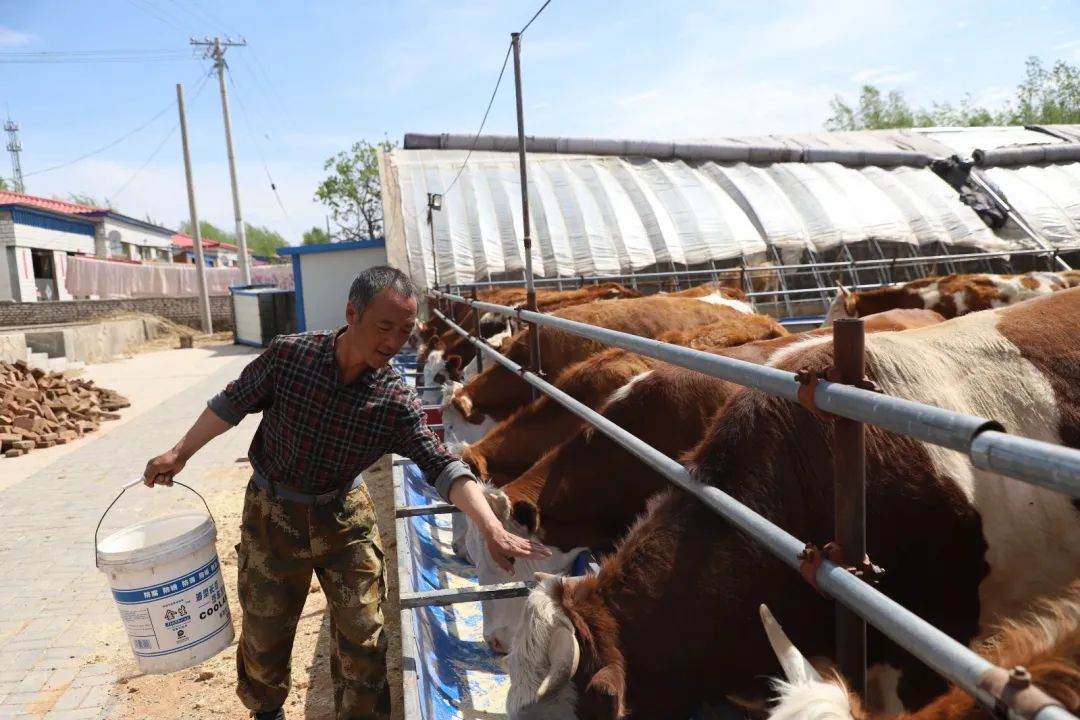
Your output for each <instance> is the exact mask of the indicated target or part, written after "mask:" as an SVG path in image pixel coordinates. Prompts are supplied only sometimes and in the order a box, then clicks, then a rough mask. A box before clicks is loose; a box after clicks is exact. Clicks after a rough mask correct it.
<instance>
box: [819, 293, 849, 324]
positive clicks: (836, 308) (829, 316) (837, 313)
mask: <svg viewBox="0 0 1080 720" xmlns="http://www.w3.org/2000/svg"><path fill="white" fill-rule="evenodd" d="M854 303H855V296H854V295H852V294H851V291H850V290H848V289H847V288H846V287H844V286H843V285H840V286H839V287H838V289H837V291H836V297H834V298H833V301H832V304H831V305H829V309H828V310H827V311H826V312H825V320H824V321H823V322H822V323H821V327H832V324H833V322H834V321H836V320H841V319H845V318H853V317H855V311H854Z"/></svg>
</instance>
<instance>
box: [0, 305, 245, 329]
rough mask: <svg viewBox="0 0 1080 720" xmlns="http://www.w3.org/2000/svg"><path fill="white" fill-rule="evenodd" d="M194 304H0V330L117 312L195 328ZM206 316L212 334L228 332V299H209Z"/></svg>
mask: <svg viewBox="0 0 1080 720" xmlns="http://www.w3.org/2000/svg"><path fill="white" fill-rule="evenodd" d="M198 303H199V299H198V298H194V297H190V298H187V297H185V298H132V299H129V300H69V301H65V302H30V303H0V327H20V326H24V325H49V324H53V323H66V322H79V321H84V320H92V319H94V318H99V317H104V316H108V315H114V314H116V313H121V312H145V313H152V314H154V315H161V316H162V317H165V318H168V319H169V320H172V321H173V322H177V323H181V324H183V325H190V326H191V327H194V328H197V327H199V322H200V321H199V304H198ZM210 315H211V318H212V319H213V322H214V331H215V332H217V331H221V330H232V310H231V298H230V297H228V296H211V297H210Z"/></svg>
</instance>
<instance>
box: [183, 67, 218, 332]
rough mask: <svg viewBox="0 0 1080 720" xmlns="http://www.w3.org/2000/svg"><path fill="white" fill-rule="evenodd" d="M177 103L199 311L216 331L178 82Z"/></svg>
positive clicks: (208, 327) (204, 323) (209, 329)
mask: <svg viewBox="0 0 1080 720" xmlns="http://www.w3.org/2000/svg"><path fill="white" fill-rule="evenodd" d="M176 105H177V107H178V108H179V110H180V140H181V142H182V144H183V146H184V174H185V175H186V176H187V196H188V211H189V212H190V213H191V237H192V238H193V240H194V242H193V245H194V250H195V278H196V279H197V284H198V286H199V312H200V315H202V329H203V332H204V333H206V334H207V335H209V334H210V333H212V332H214V325H213V320H212V318H211V317H210V295H209V294H208V293H207V292H206V263H205V262H204V261H203V251H202V234H201V233H200V232H199V213H198V212H196V210H195V182H194V180H192V179H191V153H190V152H189V150H188V138H187V115H186V114H185V113H184V86H183V85H181V84H180V83H176Z"/></svg>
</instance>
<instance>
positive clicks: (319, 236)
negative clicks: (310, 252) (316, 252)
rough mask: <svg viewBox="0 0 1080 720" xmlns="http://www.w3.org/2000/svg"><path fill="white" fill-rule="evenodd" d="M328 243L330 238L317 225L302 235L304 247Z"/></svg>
mask: <svg viewBox="0 0 1080 720" xmlns="http://www.w3.org/2000/svg"><path fill="white" fill-rule="evenodd" d="M328 242H330V236H329V235H327V234H326V231H325V230H323V229H322V228H321V227H319V226H318V225H315V226H313V227H312V228H311V229H310V230H308V231H306V232H305V233H304V244H305V245H325V244H326V243H328Z"/></svg>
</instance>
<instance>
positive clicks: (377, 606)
mask: <svg viewBox="0 0 1080 720" xmlns="http://www.w3.org/2000/svg"><path fill="white" fill-rule="evenodd" d="M236 548H237V550H236V552H237V566H238V575H239V582H238V594H239V598H240V607H241V608H242V609H243V611H244V615H243V626H242V629H241V633H240V643H239V646H238V647H237V652H236V673H237V688H236V693H237V695H239V696H240V699H241V700H242V701H243V703H244V705H245V706H247V707H248V709H250V710H255V711H264V710H273V709H276V708H278V707H280V706H281V705H283V704H284V702H285V698H286V696H287V695H288V694H289V673H290V669H291V656H292V646H293V638H294V636H295V635H296V624H297V622H298V621H299V619H300V613H301V611H302V610H303V608H304V601H305V600H306V599H307V596H308V591H309V588H310V586H311V573H312V571H313V570H314V572H315V574H316V575H317V576H318V578H319V584H320V585H322V589H323V592H324V593H325V594H326V599H327V604H328V607H327V610H328V611H329V612H330V636H331V637H330V642H331V648H330V651H331V654H330V672H331V675H332V676H333V682H334V707H335V710H336V714H335V717H336V718H337V720H368V718H384V717H389V712H390V693H389V688H388V687H387V684H386V637H385V635H384V634H383V616H382V607H381V605H382V601H383V600H385V599H386V568H385V564H384V562H383V549H382V543H381V541H380V540H379V531H378V528H377V527H376V525H375V508H374V505H373V504H372V501H371V496H370V495H369V494H368V491H367V487H366V486H364V485H361V486H360V487H358V488H357V489H355V490H353V491H352V492H350V493H349V494H348V495H346V496H345V497H344V498H342V499H337V500H334V501H332V502H328V503H326V504H322V505H305V504H302V503H297V502H292V501H289V500H286V499H284V498H275V497H273V496H272V495H271V493H270V491H268V490H264V489H262V488H260V487H258V486H257V485H255V484H254V483H249V484H248V489H247V496H246V497H245V498H244V517H243V522H242V526H241V532H240V544H239V545H237V546H236Z"/></svg>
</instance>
